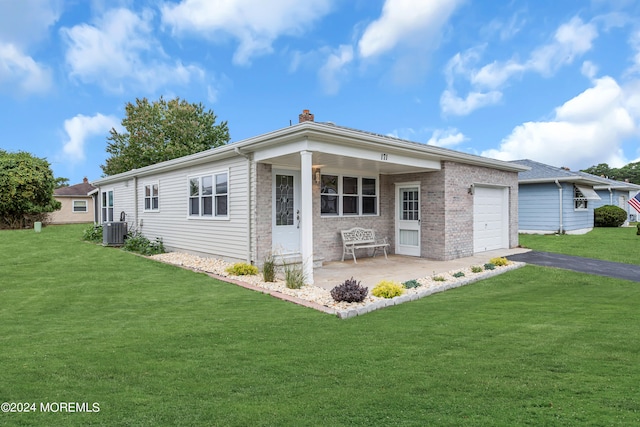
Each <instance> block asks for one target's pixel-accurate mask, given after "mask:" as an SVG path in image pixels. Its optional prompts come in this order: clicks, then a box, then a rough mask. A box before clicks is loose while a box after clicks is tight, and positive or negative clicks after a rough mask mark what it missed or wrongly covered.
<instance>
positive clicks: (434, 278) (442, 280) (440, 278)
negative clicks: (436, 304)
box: [433, 276, 447, 282]
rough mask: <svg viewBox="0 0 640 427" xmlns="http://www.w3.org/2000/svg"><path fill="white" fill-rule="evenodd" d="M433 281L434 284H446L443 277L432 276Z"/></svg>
mask: <svg viewBox="0 0 640 427" xmlns="http://www.w3.org/2000/svg"><path fill="white" fill-rule="evenodd" d="M433 280H435V281H436V282H446V281H447V279H445V278H444V276H433Z"/></svg>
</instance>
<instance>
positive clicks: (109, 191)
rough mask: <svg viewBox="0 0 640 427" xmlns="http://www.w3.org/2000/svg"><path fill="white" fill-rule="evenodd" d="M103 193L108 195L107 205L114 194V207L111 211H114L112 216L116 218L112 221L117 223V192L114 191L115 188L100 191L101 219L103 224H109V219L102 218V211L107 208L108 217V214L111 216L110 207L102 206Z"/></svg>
mask: <svg viewBox="0 0 640 427" xmlns="http://www.w3.org/2000/svg"><path fill="white" fill-rule="evenodd" d="M102 193H107V203H108V200H109V193H112V194H113V196H112V197H113V206H111V209H112V211H113V212H112V214H113V215H114V217H113V218H114V219H112V221H115V211H116V192H115V191H114V189H113V188H105V189H100V219H101V220H102V221H101V222H102V223H105V222H109V219H108V218H104V217H103V216H102V209H103V208H106V209H107V217H108V214H109V207H108V206H103V204H102Z"/></svg>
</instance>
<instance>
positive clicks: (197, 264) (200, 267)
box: [150, 252, 525, 319]
mask: <svg viewBox="0 0 640 427" xmlns="http://www.w3.org/2000/svg"><path fill="white" fill-rule="evenodd" d="M150 258H151V259H153V260H156V261H161V262H164V263H167V264H172V265H178V266H181V267H183V268H188V269H190V270H194V271H198V272H203V273H206V274H207V275H209V276H211V277H214V278H216V279H219V280H222V281H224V282H229V283H233V284H235V285H238V286H242V287H243V288H246V289H251V290H253V291H257V292H261V293H264V294H267V295H271V296H273V297H275V298H278V299H281V300H284V301H289V302H293V303H295V304H298V305H302V306H304V307H308V308H313V309H315V310H318V311H322V312H324V313H327V314H333V315H336V316H338V317H339V318H341V319H348V318H350V317H355V316H361V315H363V314H366V313H369V312H371V311H374V310H379V309H382V308H385V307H390V306H393V305H398V304H402V303H405V302H408V301H414V300H417V299H420V298H424V297H426V296H429V295H432V294H435V293H438V292H443V291H446V290H449V289H454V288H458V287H460V286H465V285H468V284H471V283H474V282H477V281H479V280H483V279H487V278H489V277H493V276H496V275H498V274H502V273H505V272H507V271H510V270H514V269H516V268H520V267H523V266H524V265H525V263H521V262H513V261H509V264H508V265H506V266H501V267H496V268H495V269H494V270H483V271H482V272H479V273H472V272H471V269H470V268H469V269H465V270H463V272H465V276H463V277H454V276H453V274H454V273H456V272H459V271H460V270H454V271H451V272H447V273H441V274H438V275H436V276H440V277H442V278H444V279H445V280H444V281H437V280H434V279H433V277H424V278H421V279H417V280H418V282H420V283H421V286H420V287H417V288H411V289H405V293H404V294H403V295H400V296H397V297H395V298H388V299H387V298H379V297H375V296H373V295H371V293H369V294H368V295H367V297H366V298H365V300H364V301H363V302H360V303H346V302H335V301H333V298H332V297H331V294H330V292H329V291H328V290H326V289H323V288H320V287H317V286H309V285H306V286H303V287H302V288H300V289H289V288H287V287H286V285H285V283H284V281H282V280H277V281H276V282H263V281H262V280H261V278H260V277H259V276H230V275H229V274H228V273H226V271H225V270H226V267H228V266H230V265H231V264H230V263H227V262H225V261H222V260H219V259H215V258H203V257H198V256H195V255H189V254H185V253H179V252H170V253H166V254H160V255H153V256H151V257H150Z"/></svg>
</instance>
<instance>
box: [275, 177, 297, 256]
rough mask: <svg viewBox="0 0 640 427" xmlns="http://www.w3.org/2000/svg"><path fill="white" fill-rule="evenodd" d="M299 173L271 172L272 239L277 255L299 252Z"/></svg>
mask: <svg viewBox="0 0 640 427" xmlns="http://www.w3.org/2000/svg"><path fill="white" fill-rule="evenodd" d="M300 195H301V193H300V172H298V171H287V170H274V171H273V195H272V197H273V203H272V205H273V209H272V218H273V223H272V230H273V231H272V239H273V246H272V248H273V252H274V253H276V254H279V255H286V254H297V253H299V252H300Z"/></svg>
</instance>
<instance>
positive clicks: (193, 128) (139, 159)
mask: <svg viewBox="0 0 640 427" xmlns="http://www.w3.org/2000/svg"><path fill="white" fill-rule="evenodd" d="M125 111H126V117H125V118H124V119H123V120H122V126H123V127H124V128H125V129H126V132H124V133H119V132H118V131H116V130H115V129H111V131H110V132H109V133H110V135H109V137H108V138H107V140H108V141H109V142H108V144H107V153H109V154H110V155H111V157H109V158H108V159H107V160H106V164H105V165H101V166H100V167H101V168H102V171H103V172H104V174H105V175H115V174H117V173H122V172H126V171H129V170H131V169H137V168H141V167H144V166H148V165H152V164H155V163H158V162H163V161H165V160H171V159H175V158H177V157H182V156H186V155H188V154H193V153H198V152H200V151H204V150H208V149H210V148H214V147H219V146H221V145H224V144H226V143H228V142H229V139H230V137H229V129H228V126H227V122H226V121H225V122H222V123H220V124H219V125H216V124H215V123H216V115H215V114H214V113H213V111H211V110H208V111H205V109H204V106H203V105H202V104H191V103H188V102H187V101H185V100H180V98H175V99H172V100H170V101H166V100H165V99H164V98H163V97H160V99H159V100H158V101H154V102H152V103H150V102H149V101H148V100H147V99H146V98H142V99H136V103H135V105H134V104H132V103H130V102H129V103H127V104H126V106H125Z"/></svg>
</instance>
